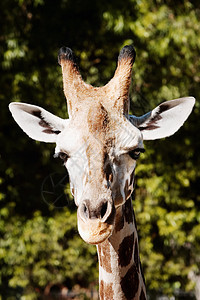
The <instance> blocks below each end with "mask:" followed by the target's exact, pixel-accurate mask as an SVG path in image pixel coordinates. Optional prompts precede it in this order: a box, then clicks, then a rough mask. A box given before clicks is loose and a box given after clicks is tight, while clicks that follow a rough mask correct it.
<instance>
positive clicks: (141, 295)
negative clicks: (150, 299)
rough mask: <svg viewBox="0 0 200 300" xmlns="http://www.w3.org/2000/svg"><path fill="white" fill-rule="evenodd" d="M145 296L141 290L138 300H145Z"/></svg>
mask: <svg viewBox="0 0 200 300" xmlns="http://www.w3.org/2000/svg"><path fill="white" fill-rule="evenodd" d="M146 299H147V298H146V296H145V293H144V291H143V290H141V293H140V300H146Z"/></svg>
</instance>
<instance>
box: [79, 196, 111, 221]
mask: <svg viewBox="0 0 200 300" xmlns="http://www.w3.org/2000/svg"><path fill="white" fill-rule="evenodd" d="M114 211H115V208H114V205H113V204H112V203H111V201H109V200H106V199H103V200H101V201H100V203H98V205H95V206H93V205H92V203H91V201H90V200H84V201H83V202H82V204H81V206H80V208H79V214H80V217H81V218H82V219H83V221H85V222H86V221H88V220H91V219H93V220H94V219H99V220H100V221H101V222H107V221H108V219H109V218H111V217H112V215H113V216H114V214H115V212H114Z"/></svg>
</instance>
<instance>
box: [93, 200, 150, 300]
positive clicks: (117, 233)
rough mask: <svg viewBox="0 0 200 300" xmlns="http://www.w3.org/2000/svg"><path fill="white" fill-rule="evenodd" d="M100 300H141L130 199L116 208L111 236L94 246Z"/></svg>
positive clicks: (143, 295) (141, 282) (143, 291)
mask: <svg viewBox="0 0 200 300" xmlns="http://www.w3.org/2000/svg"><path fill="white" fill-rule="evenodd" d="M97 252H98V257H99V293H100V299H101V300H108V299H109V300H111V299H115V300H136V299H140V300H145V299H147V298H146V289H145V283H144V278H143V274H142V270H141V265H140V258H139V249H138V234H137V229H136V223H135V218H134V212H133V208H132V202H131V198H130V199H129V200H127V201H126V203H125V204H124V205H123V206H122V207H119V208H117V211H116V222H115V229H114V231H113V234H112V236H111V237H110V238H109V239H108V240H106V241H105V242H103V243H101V244H99V245H98V246H97Z"/></svg>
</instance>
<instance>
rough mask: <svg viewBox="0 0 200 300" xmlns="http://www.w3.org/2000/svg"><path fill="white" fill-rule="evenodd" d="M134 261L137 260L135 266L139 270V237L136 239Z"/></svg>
mask: <svg viewBox="0 0 200 300" xmlns="http://www.w3.org/2000/svg"><path fill="white" fill-rule="evenodd" d="M134 262H135V266H136V268H137V271H138V272H139V252H138V243H137V239H136V240H135V250H134Z"/></svg>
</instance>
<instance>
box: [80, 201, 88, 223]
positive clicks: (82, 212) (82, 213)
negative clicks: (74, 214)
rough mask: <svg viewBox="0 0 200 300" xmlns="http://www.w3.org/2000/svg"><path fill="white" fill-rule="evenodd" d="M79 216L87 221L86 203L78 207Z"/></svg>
mask: <svg viewBox="0 0 200 300" xmlns="http://www.w3.org/2000/svg"><path fill="white" fill-rule="evenodd" d="M79 212H80V216H81V218H82V219H84V220H87V219H89V216H90V214H89V209H88V206H87V204H86V203H82V205H81V207H80V211H79Z"/></svg>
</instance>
